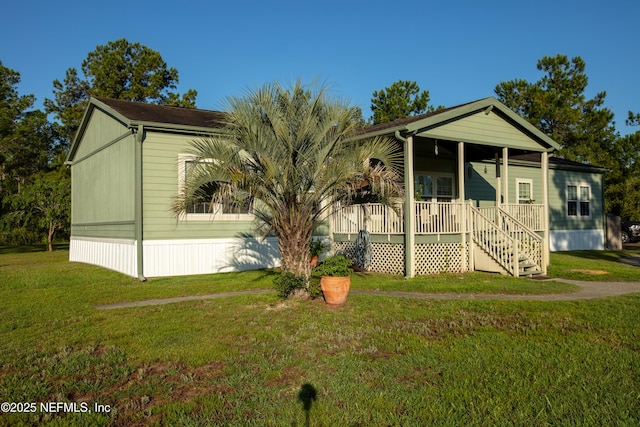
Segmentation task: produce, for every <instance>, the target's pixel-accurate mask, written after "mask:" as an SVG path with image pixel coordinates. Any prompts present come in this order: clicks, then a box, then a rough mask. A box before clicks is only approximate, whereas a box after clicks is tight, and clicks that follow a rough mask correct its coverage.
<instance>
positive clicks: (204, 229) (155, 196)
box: [142, 132, 254, 240]
mask: <svg viewBox="0 0 640 427" xmlns="http://www.w3.org/2000/svg"><path fill="white" fill-rule="evenodd" d="M196 138H197V136H190V135H180V134H172V133H159V132H147V134H146V137H145V140H144V142H143V144H142V149H143V154H142V158H143V166H142V173H143V186H142V194H143V196H142V197H143V209H142V212H143V218H144V226H143V238H144V239H145V240H168V239H210V238H224V237H238V236H241V235H246V234H251V235H253V229H254V222H253V221H234V220H228V221H227V220H214V221H208V220H204V221H198V220H179V219H177V218H176V217H175V215H174V214H173V212H172V211H171V203H172V201H173V198H174V197H175V196H176V195H177V194H178V162H179V159H178V155H179V154H187V153H189V151H191V145H190V141H193V140H194V139H196Z"/></svg>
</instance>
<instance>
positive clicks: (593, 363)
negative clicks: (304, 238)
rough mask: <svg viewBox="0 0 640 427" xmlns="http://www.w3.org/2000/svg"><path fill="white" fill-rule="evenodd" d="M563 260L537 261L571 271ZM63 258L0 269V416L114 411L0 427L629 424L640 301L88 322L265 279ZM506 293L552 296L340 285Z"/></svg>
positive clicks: (634, 401)
mask: <svg viewBox="0 0 640 427" xmlns="http://www.w3.org/2000/svg"><path fill="white" fill-rule="evenodd" d="M579 255H580V254H560V255H559V256H560V258H557V257H556V255H555V254H554V257H553V258H552V261H554V262H563V263H565V265H579V262H578V261H575V260H574V257H575V256H579ZM67 256H68V253H67V252H65V251H59V252H54V253H52V254H48V253H32V252H29V251H22V252H20V253H17V252H13V253H7V252H4V253H3V254H0V312H2V313H3V315H2V317H1V318H0V401H3V402H4V401H9V402H46V401H65V402H88V403H90V407H91V408H93V404H95V403H99V404H103V405H109V406H110V407H111V408H112V410H111V412H109V413H90V414H89V413H85V414H75V413H46V412H41V411H37V412H36V413H30V414H2V415H0V425H16V424H21V423H22V424H24V425H32V424H43V425H56V426H59V425H70V424H73V425H132V424H134V425H194V426H196V425H207V424H209V425H278V426H279V425H305V423H306V417H307V416H308V417H309V421H310V425H347V426H365V425H366V426H369V425H376V426H377V425H402V426H411V425H461V424H467V425H527V426H529V425H533V426H536V425H540V426H543V425H638V424H639V423H640V326H639V324H638V319H640V294H635V295H628V296H624V297H616V298H606V299H601V300H590V301H573V302H522V301H521V302H510V301H498V300H494V301H484V300H483V301H479V300H476V301H474V300H456V299H452V300H443V301H439V300H418V299H409V298H387V297H382V296H371V295H356V294H352V295H350V296H349V298H348V301H347V304H346V305H345V306H343V307H340V308H331V307H328V306H326V305H325V304H324V303H322V302H321V301H284V302H283V301H280V300H278V299H277V297H276V295H275V293H268V294H259V295H242V296H234V297H229V298H224V299H211V300H201V301H190V302H183V303H176V304H169V305H163V306H150V307H141V308H127V309H118V310H96V309H95V308H94V306H95V305H97V304H105V303H110V302H120V301H133V300H139V299H146V298H161V297H170V296H180V295H197V294H206V293H213V292H222V291H228V290H234V289H260V288H269V287H271V280H272V278H273V276H274V274H275V273H274V272H269V271H258V272H245V273H234V274H221V275H209V276H190V277H180V278H163V279H152V280H149V281H148V282H146V283H139V282H137V281H136V280H134V279H130V278H127V277H124V276H122V275H120V274H117V273H114V272H110V271H107V270H104V269H101V268H97V267H93V266H88V265H83V264H75V263H69V262H67V261H66V257H67ZM593 256H595V255H593ZM602 256H603V257H604V256H605V255H602ZM599 262H600V261H599ZM601 262H602V263H603V264H602V265H603V266H604V267H603V269H606V270H607V271H610V272H611V273H610V274H611V275H612V276H616V277H622V276H625V275H626V273H625V271H626V270H619V269H618V267H619V266H618V265H617V264H618V263H616V262H615V261H612V260H607V259H603V260H601ZM584 265H587V266H588V267H586V268H587V269H592V268H593V266H592V265H593V260H592V259H585V260H584ZM584 265H582V268H583V269H584V268H585V267H584ZM572 268H573V267H572ZM636 271H637V270H636ZM512 281H516V282H514V283H512ZM518 283H520V284H521V286H531V289H530V290H528V291H526V292H531V293H540V292H548V291H550V290H551V291H559V292H566V291H567V289H561V288H560V287H556V288H554V289H549V288H544V287H545V286H547V285H545V282H542V283H540V282H535V281H528V280H522V279H509V278H503V277H502V276H497V275H488V274H480V273H474V274H464V275H438V276H431V277H426V278H417V279H415V280H410V281H406V280H402V279H400V278H394V277H389V276H384V275H356V276H355V277H354V284H353V287H354V289H355V288H357V289H381V290H383V289H387V290H403V291H425V292H467V290H463V289H468V291H470V292H480V291H484V292H485V293H486V292H498V293H508V292H515V291H513V288H514V287H515V286H516V285H517V284H518ZM554 286H560V285H559V284H557V285H552V287H554ZM492 287H493V290H491V288H492ZM521 292H522V291H521ZM305 396H307V398H308V399H309V400H307V407H308V408H310V409H309V411H308V412H307V411H305V409H304V408H305V405H304V403H305V402H304V398H305ZM309 396H315V399H311V398H310V397H309Z"/></svg>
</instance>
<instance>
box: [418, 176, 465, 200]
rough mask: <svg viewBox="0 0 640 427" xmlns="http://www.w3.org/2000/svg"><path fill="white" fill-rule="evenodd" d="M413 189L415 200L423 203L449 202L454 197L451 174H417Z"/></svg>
mask: <svg viewBox="0 0 640 427" xmlns="http://www.w3.org/2000/svg"><path fill="white" fill-rule="evenodd" d="M414 187H415V188H414V190H415V192H416V198H418V197H419V198H420V200H422V201H425V202H432V201H438V202H451V200H452V199H453V198H454V197H455V192H454V182H453V175H452V174H426V173H417V174H416V176H415V183H414Z"/></svg>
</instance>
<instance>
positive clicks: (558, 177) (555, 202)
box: [549, 169, 604, 230]
mask: <svg viewBox="0 0 640 427" xmlns="http://www.w3.org/2000/svg"><path fill="white" fill-rule="evenodd" d="M602 180H603V175H601V174H595V173H588V172H578V171H566V170H553V169H552V170H550V171H549V229H551V230H592V229H604V207H603V200H602V188H603V187H602ZM567 184H578V185H579V184H588V185H589V186H590V187H591V200H590V201H589V203H590V210H591V216H590V217H589V218H584V217H568V216H567Z"/></svg>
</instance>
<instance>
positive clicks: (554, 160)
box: [509, 153, 605, 171]
mask: <svg viewBox="0 0 640 427" xmlns="http://www.w3.org/2000/svg"><path fill="white" fill-rule="evenodd" d="M509 159H510V160H520V161H524V162H533V163H540V162H541V154H540V153H523V154H514V155H510V156H509ZM549 164H552V165H557V166H559V167H560V168H562V167H565V168H574V169H585V168H586V169H601V170H602V171H604V170H605V168H603V167H600V166H595V165H592V164H589V163H580V162H574V161H573V160H568V159H565V158H563V157H554V156H551V157H549Z"/></svg>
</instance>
